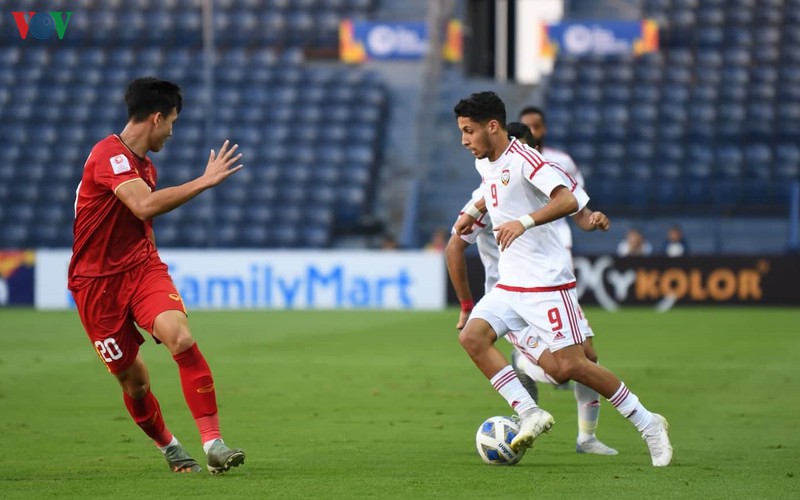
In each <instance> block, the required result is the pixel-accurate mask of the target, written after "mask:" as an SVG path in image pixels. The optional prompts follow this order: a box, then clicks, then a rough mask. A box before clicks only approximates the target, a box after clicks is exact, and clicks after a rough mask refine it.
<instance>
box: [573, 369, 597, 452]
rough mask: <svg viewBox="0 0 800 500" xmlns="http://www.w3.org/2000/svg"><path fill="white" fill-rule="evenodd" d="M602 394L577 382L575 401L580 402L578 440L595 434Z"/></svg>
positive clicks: (581, 441) (582, 440)
mask: <svg viewBox="0 0 800 500" xmlns="http://www.w3.org/2000/svg"><path fill="white" fill-rule="evenodd" d="M599 397H600V395H599V394H597V391H595V390H594V389H591V388H589V387H587V386H585V385H583V384H581V383H578V382H575V401H576V402H577V403H578V442H579V443H583V442H584V441H587V440H589V439H591V438H593V437H595V436H594V434H595V432H596V431H597V421H598V420H599V419H600V399H599Z"/></svg>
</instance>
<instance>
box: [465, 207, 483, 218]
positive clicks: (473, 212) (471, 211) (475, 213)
mask: <svg viewBox="0 0 800 500" xmlns="http://www.w3.org/2000/svg"><path fill="white" fill-rule="evenodd" d="M464 213H465V214H467V215H469V216H470V217H472V218H473V219H480V218H481V215H483V212H481V211H480V210H478V209H477V208H476V207H475V205H469V206H468V207H467V208H465V209H464Z"/></svg>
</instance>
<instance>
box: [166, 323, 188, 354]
mask: <svg viewBox="0 0 800 500" xmlns="http://www.w3.org/2000/svg"><path fill="white" fill-rule="evenodd" d="M193 345H194V337H192V333H191V332H190V331H189V328H188V327H186V326H181V327H180V328H179V329H178V331H177V332H176V333H175V335H174V336H173V342H172V345H170V346H168V347H169V350H170V351H172V352H173V353H175V354H177V353H179V352H183V351H185V350H187V349H190V348H191V347H192V346H193Z"/></svg>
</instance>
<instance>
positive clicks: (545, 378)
mask: <svg viewBox="0 0 800 500" xmlns="http://www.w3.org/2000/svg"><path fill="white" fill-rule="evenodd" d="M517 367H519V369H520V370H522V371H523V372H525V375H527V376H529V377H530V378H532V379H533V380H535V381H537V382H541V383H543V384H552V385H558V382H556V381H555V380H554V379H553V377H551V376H550V375H548V374H547V373H545V372H544V370H542V367H541V366H539V365H535V364H533V363H532V362H531V360H529V359H528V358H526V357H525V355H523V354H520V355H519V356H518V357H517Z"/></svg>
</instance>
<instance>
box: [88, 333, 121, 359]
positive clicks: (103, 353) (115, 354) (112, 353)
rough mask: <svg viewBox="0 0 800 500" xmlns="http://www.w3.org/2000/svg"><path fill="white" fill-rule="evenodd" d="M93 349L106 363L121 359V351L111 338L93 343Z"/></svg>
mask: <svg viewBox="0 0 800 500" xmlns="http://www.w3.org/2000/svg"><path fill="white" fill-rule="evenodd" d="M94 348H95V350H96V351H97V354H98V355H99V356H100V357H101V358H102V359H103V361H105V362H106V363H111V362H112V361H116V360H118V359H119V358H121V357H122V349H120V348H119V345H118V344H117V341H116V340H114V339H113V338H107V339H105V340H97V341H95V343H94Z"/></svg>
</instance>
